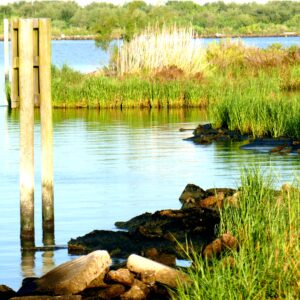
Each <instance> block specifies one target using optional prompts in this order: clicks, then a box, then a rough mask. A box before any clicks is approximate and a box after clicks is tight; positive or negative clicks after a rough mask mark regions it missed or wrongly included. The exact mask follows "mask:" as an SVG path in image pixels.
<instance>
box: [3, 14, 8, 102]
mask: <svg viewBox="0 0 300 300" xmlns="http://www.w3.org/2000/svg"><path fill="white" fill-rule="evenodd" d="M3 27H4V76H5V104H6V105H8V98H7V90H6V89H7V85H8V82H9V58H8V19H4V21H3Z"/></svg>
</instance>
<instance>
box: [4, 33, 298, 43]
mask: <svg viewBox="0 0 300 300" xmlns="http://www.w3.org/2000/svg"><path fill="white" fill-rule="evenodd" d="M96 37H97V35H95V34H90V35H64V34H61V35H60V36H52V40H53V41H86V40H95V39H96ZM271 37H274V38H275V37H300V33H289V32H287V33H278V34H218V33H216V34H205V35H199V36H196V37H195V38H196V39H201V38H203V39H213V38H217V39H229V38H271ZM3 40H4V37H3V34H1V35H0V41H3Z"/></svg>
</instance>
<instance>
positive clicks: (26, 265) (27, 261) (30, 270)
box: [21, 250, 36, 278]
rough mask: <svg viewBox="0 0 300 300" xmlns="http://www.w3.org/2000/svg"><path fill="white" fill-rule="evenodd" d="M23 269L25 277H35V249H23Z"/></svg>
mask: <svg viewBox="0 0 300 300" xmlns="http://www.w3.org/2000/svg"><path fill="white" fill-rule="evenodd" d="M21 269H22V275H23V278H26V277H35V276H36V274H35V251H30V250H22V251H21Z"/></svg>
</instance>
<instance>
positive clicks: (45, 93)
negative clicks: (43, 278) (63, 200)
mask: <svg viewBox="0 0 300 300" xmlns="http://www.w3.org/2000/svg"><path fill="white" fill-rule="evenodd" d="M39 58H40V59H39V83H40V84H39V86H40V91H39V92H40V114H41V141H42V214H43V232H44V244H45V245H49V244H52V245H53V244H54V195H53V123H52V104H51V24H50V20H49V19H39ZM52 233H53V240H51V236H52Z"/></svg>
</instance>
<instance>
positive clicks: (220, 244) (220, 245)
mask: <svg viewBox="0 0 300 300" xmlns="http://www.w3.org/2000/svg"><path fill="white" fill-rule="evenodd" d="M237 249H238V241H237V239H236V238H235V237H234V236H232V235H231V234H230V233H224V234H222V235H221V236H220V237H219V238H217V239H215V240H214V241H213V242H212V243H210V244H208V245H207V246H206V247H205V248H204V250H203V252H202V255H203V257H205V258H207V259H212V258H213V257H215V256H220V255H221V254H222V253H223V252H224V251H226V250H237Z"/></svg>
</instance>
